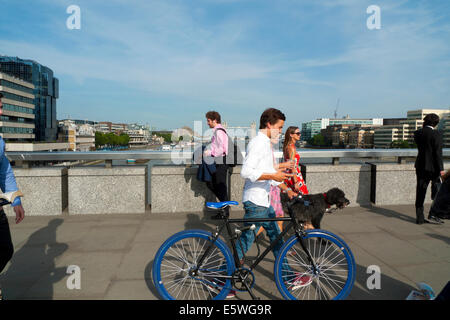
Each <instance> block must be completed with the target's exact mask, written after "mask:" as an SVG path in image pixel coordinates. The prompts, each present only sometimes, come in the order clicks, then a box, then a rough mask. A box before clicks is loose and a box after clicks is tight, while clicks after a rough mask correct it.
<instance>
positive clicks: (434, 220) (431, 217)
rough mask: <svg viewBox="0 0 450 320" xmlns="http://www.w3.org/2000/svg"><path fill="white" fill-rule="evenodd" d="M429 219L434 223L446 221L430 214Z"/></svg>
mask: <svg viewBox="0 0 450 320" xmlns="http://www.w3.org/2000/svg"><path fill="white" fill-rule="evenodd" d="M428 220H430V222H432V223H437V224H443V223H444V221H442V220H441V219H439V218H438V217H436V216H432V215H429V216H428Z"/></svg>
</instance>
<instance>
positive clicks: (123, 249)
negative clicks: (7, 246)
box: [0, 205, 450, 300]
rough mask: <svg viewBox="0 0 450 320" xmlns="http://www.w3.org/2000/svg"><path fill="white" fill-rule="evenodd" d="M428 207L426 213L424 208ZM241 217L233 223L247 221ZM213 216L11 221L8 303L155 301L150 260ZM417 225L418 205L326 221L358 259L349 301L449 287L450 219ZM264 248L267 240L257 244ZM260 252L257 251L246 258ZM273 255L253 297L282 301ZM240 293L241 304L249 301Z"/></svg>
mask: <svg viewBox="0 0 450 320" xmlns="http://www.w3.org/2000/svg"><path fill="white" fill-rule="evenodd" d="M427 209H428V208H426V210H427ZM242 215H243V212H242V211H234V212H232V217H234V218H240V217H242ZM209 216H210V214H209V213H203V212H201V213H192V214H152V213H151V212H147V213H146V214H141V215H131V214H123V215H83V216H69V215H62V216H53V217H43V216H42V217H31V216H30V217H26V218H25V220H24V221H23V222H22V223H20V224H18V225H16V224H15V223H14V219H13V218H12V217H10V218H9V222H10V228H11V232H12V238H13V243H14V246H15V250H16V251H15V254H14V257H13V259H12V261H11V262H10V263H9V264H8V265H7V267H6V269H5V270H4V272H3V273H2V274H1V275H0V283H2V286H3V288H4V294H5V297H6V298H7V299H158V297H157V293H156V290H155V288H154V287H153V284H152V280H151V269H152V263H153V258H154V255H155V253H156V251H157V250H158V248H159V246H160V245H161V244H162V242H163V241H164V240H165V239H166V238H167V237H169V236H170V235H172V234H173V233H175V232H178V231H181V230H184V229H190V228H200V229H205V230H213V229H214V227H215V225H216V223H217V222H216V221H213V220H210V219H209ZM445 221H446V222H445V224H444V225H431V224H427V225H420V226H419V225H416V224H415V210H414V206H412V205H411V206H389V207H372V206H371V207H366V208H362V207H353V208H346V209H344V210H341V211H337V213H335V214H332V215H326V216H325V217H324V220H323V222H322V227H323V229H326V230H330V231H332V232H334V233H336V234H338V235H340V236H341V237H342V238H343V239H344V240H345V241H346V242H347V244H348V245H349V246H350V248H351V250H352V252H353V254H354V256H355V260H356V264H357V270H356V271H357V273H356V281H355V286H354V288H353V290H352V292H351V294H350V296H349V299H400V300H403V299H405V298H406V296H407V295H408V294H409V292H410V291H411V290H413V289H415V283H416V282H425V283H427V284H429V285H430V286H431V287H432V288H433V289H434V290H435V291H436V293H439V292H440V291H441V289H442V288H443V287H444V286H445V284H446V283H447V282H448V281H450V220H445ZM260 243H261V244H262V245H267V240H266V239H263V240H261V241H260ZM255 252H256V250H255V246H253V248H252V250H251V251H250V253H249V255H250V256H252V255H254V254H255ZM273 262H274V258H273V255H272V254H269V255H268V256H267V257H266V259H265V261H263V262H262V263H261V264H260V265H259V266H258V267H257V269H256V270H255V275H256V286H255V293H256V295H257V296H259V297H261V298H262V299H280V298H281V295H280V294H279V292H278V290H277V288H276V285H275V283H274V281H273V280H272V279H273ZM70 265H76V266H79V267H80V269H81V289H72V290H70V289H68V287H67V280H68V279H69V275H68V274H67V273H66V271H67V268H68V266H70ZM370 265H376V266H379V267H380V269H381V289H373V290H369V289H368V288H367V286H366V282H367V279H368V277H369V276H370V274H368V273H367V267H368V266H370ZM249 298H250V297H249V295H248V294H247V293H238V295H237V297H236V299H249Z"/></svg>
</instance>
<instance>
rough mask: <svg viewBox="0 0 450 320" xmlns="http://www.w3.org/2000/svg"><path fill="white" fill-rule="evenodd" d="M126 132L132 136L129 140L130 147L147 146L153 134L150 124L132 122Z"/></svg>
mask: <svg viewBox="0 0 450 320" xmlns="http://www.w3.org/2000/svg"><path fill="white" fill-rule="evenodd" d="M125 133H126V134H128V136H129V137H130V141H129V142H128V144H129V146H130V148H135V147H142V146H147V145H148V144H149V143H150V140H151V134H150V128H149V126H148V125H147V126H144V125H140V124H137V123H134V124H130V125H128V130H127V131H126V132H125Z"/></svg>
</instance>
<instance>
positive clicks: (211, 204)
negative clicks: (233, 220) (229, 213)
mask: <svg viewBox="0 0 450 320" xmlns="http://www.w3.org/2000/svg"><path fill="white" fill-rule="evenodd" d="M238 204H239V202H237V201H224V202H207V203H206V207H207V208H210V209H223V208H225V207H227V206H231V205H233V206H237V205H238Z"/></svg>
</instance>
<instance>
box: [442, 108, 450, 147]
mask: <svg viewBox="0 0 450 320" xmlns="http://www.w3.org/2000/svg"><path fill="white" fill-rule="evenodd" d="M442 123H443V130H442V131H443V134H442V138H443V145H444V148H450V114H448V115H447V116H445V117H444V119H443V121H442Z"/></svg>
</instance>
